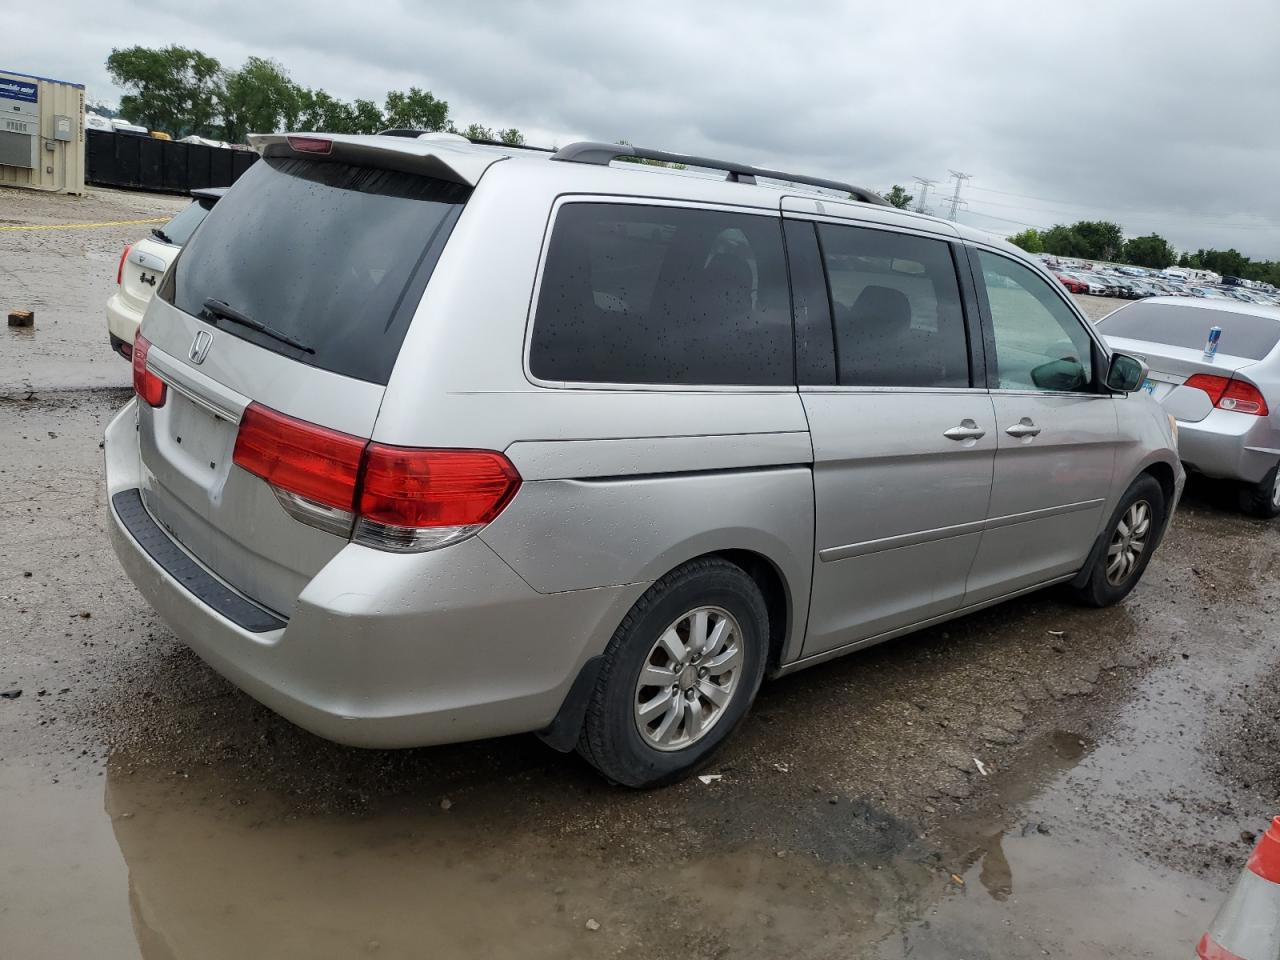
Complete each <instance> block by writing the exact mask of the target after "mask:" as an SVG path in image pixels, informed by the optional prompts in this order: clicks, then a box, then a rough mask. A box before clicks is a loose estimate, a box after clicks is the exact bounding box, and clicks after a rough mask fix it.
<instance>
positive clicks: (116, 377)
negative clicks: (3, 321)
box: [0, 188, 190, 395]
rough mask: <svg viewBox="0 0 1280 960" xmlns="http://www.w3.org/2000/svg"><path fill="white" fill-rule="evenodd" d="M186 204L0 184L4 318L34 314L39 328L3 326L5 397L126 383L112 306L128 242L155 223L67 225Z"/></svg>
mask: <svg viewBox="0 0 1280 960" xmlns="http://www.w3.org/2000/svg"><path fill="white" fill-rule="evenodd" d="M188 203H190V200H189V199H187V198H184V197H179V196H167V195H163V194H154V193H150V194H149V193H131V192H128V191H124V190H99V189H91V190H90V192H89V193H88V194H87V195H86V196H83V197H67V196H59V195H56V194H44V193H35V192H32V191H26V190H15V189H12V188H8V189H6V188H0V314H4V315H5V316H7V315H8V313H9V311H10V310H32V311H34V312H35V315H36V318H35V326H34V327H33V328H25V327H9V326H7V325H6V326H4V327H0V392H3V393H4V394H6V395H13V394H15V393H16V392H17V391H19V390H32V389H37V390H38V389H49V388H54V389H59V390H65V389H67V388H70V387H122V386H127V385H128V383H129V380H128V373H129V371H128V367H127V365H125V364H121V363H119V362H117V361H118V358H117V357H116V356H115V354H113V353H112V352H111V347H110V345H109V342H108V340H107V314H106V302H107V298H108V297H110V296H111V294H112V293H113V292H114V291H115V282H116V268H117V266H118V265H119V263H120V254H121V252H122V251H123V250H124V246H125V244H127V243H132V242H133V241H134V240H137V239H139V238H140V237H145V236H147V233H148V231H149V230H150V228H151V226H154V224H145V223H124V224H122V225H120V226H84V227H74V228H63V227H62V225H64V224H89V223H93V224H102V223H105V224H111V223H118V222H120V221H130V220H146V219H151V218H155V217H172V216H173V215H174V214H175V213H177V212H178V211H179V210H181V209H182V208H183V207H184V206H186V205H187V204H188ZM52 227H58V228H59V229H50V228H52ZM33 228H34V229H33Z"/></svg>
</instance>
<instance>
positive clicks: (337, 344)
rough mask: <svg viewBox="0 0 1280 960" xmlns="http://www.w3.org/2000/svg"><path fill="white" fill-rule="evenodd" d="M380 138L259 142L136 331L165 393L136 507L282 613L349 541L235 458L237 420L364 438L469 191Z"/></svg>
mask: <svg viewBox="0 0 1280 960" xmlns="http://www.w3.org/2000/svg"><path fill="white" fill-rule="evenodd" d="M379 139H380V138H359V140H358V141H350V142H343V138H336V137H335V138H333V139H332V141H330V140H323V141H322V140H318V139H316V138H311V139H310V140H303V141H300V142H301V144H302V146H303V147H307V146H308V145H309V144H314V143H324V144H327V145H329V149H328V150H327V151H325V152H324V153H323V155H319V156H316V155H310V154H304V153H301V152H300V151H298V152H295V150H294V149H292V148H291V147H289V146H288V145H287V144H286V143H285V140H284V137H282V136H281V137H273V138H268V139H267V148H266V149H265V150H264V159H263V160H262V161H261V162H258V163H255V164H254V165H253V166H252V167H251V168H250V169H249V170H248V171H247V172H246V173H245V174H244V175H243V176H242V177H241V179H240V180H239V181H238V182H237V183H236V185H235V186H234V187H233V188H232V189H231V190H230V191H229V192H228V193H227V195H226V196H225V197H224V198H223V199H222V200H221V201H219V203H218V204H217V206H216V207H215V208H214V209H213V211H212V212H210V214H209V215H208V217H207V218H206V219H205V221H204V223H203V224H202V225H201V228H200V230H199V231H198V232H196V233H195V234H194V235H193V236H192V237H191V239H190V241H189V242H188V243H187V245H186V246H185V247H184V249H183V251H182V253H181V255H180V256H179V257H178V259H177V260H176V261H175V262H174V264H173V266H172V268H171V269H170V272H169V275H168V276H167V277H166V278H165V280H164V282H163V283H162V285H161V288H160V293H159V294H158V295H157V297H156V298H155V299H154V300H153V302H152V304H151V306H150V307H149V309H148V312H147V314H146V317H145V319H144V321H143V325H142V331H141V334H142V337H143V339H144V341H145V342H146V344H147V347H146V351H145V360H144V361H143V362H144V364H145V367H146V369H147V370H148V371H150V373H151V374H153V375H155V376H158V377H159V378H160V379H161V380H163V381H165V383H166V385H167V389H166V391H165V394H164V399H163V402H162V403H160V404H159V405H156V406H153V405H150V404H148V403H147V402H145V401H140V410H141V413H140V417H139V420H140V436H139V447H140V451H141V458H142V464H143V467H144V484H143V485H144V490H143V500H144V503H145V504H146V506H147V508H148V509H149V510H150V512H151V514H152V515H153V516H154V517H155V518H156V520H157V521H158V522H159V523H160V524H161V525H162V526H164V527H165V528H166V529H167V530H168V531H169V532H170V534H172V535H173V537H174V538H175V539H176V540H177V541H178V542H179V543H181V544H182V545H183V546H184V547H185V548H186V549H187V551H188V552H189V553H191V554H192V555H193V556H194V557H195V558H196V559H197V560H199V561H200V562H202V563H203V564H204V565H205V566H206V567H208V568H209V569H210V570H212V571H213V572H214V573H215V574H217V575H218V576H220V577H221V578H223V579H224V580H225V581H227V582H228V583H230V584H231V585H233V586H234V587H236V588H238V589H239V590H240V591H242V592H243V593H245V594H247V595H248V596H250V597H251V598H253V599H255V600H257V601H258V602H259V603H261V604H262V605H263V606H265V607H267V608H269V609H271V610H273V611H275V612H277V613H280V614H282V615H284V616H286V617H287V616H289V615H290V614H291V613H292V610H293V607H294V604H295V602H296V599H297V596H298V594H299V593H300V592H301V590H302V588H303V587H304V586H305V585H306V583H307V581H308V580H310V579H311V577H312V576H314V575H315V573H316V572H318V571H319V570H320V568H321V567H323V566H324V564H325V563H327V562H328V561H329V560H330V559H331V558H332V557H333V556H334V554H336V553H337V552H338V551H339V550H340V549H341V548H342V547H343V545H344V544H345V543H346V542H347V540H348V531H347V530H344V528H343V526H342V523H341V522H340V519H339V520H338V521H337V522H330V521H327V520H326V519H325V517H324V516H319V517H317V516H315V515H314V514H315V511H314V510H312V514H313V515H311V516H310V518H309V520H308V522H305V523H304V522H301V521H300V520H299V519H296V515H297V514H298V509H297V508H298V504H297V503H291V502H290V501H289V500H288V498H287V497H285V496H284V495H283V494H278V493H277V491H276V488H274V487H272V486H271V485H269V484H268V483H266V482H265V481H264V480H263V479H261V477H260V476H258V475H255V474H254V473H251V472H249V471H248V470H246V469H244V468H243V467H241V466H237V465H236V463H235V462H234V460H235V451H236V441H237V436H238V434H239V433H240V432H241V427H242V423H243V422H247V421H246V419H245V418H246V416H248V417H249V418H250V419H252V418H253V417H254V416H255V413H254V411H258V412H259V413H261V414H265V415H266V416H267V417H268V418H270V417H271V416H272V415H273V414H283V415H284V416H285V417H291V418H295V419H296V420H298V421H303V422H304V423H305V424H307V425H311V426H312V427H318V428H323V429H326V430H329V431H337V432H338V433H340V434H343V435H346V436H347V439H348V440H352V439H355V440H367V439H368V438H369V437H370V436H371V434H372V432H373V426H374V421H375V419H376V417H377V413H378V408H379V405H380V404H381V402H382V396H383V393H384V390H385V387H386V383H387V379H388V377H389V375H390V373H391V369H392V367H393V365H394V363H395V360H396V357H397V355H398V353H399V350H400V344H401V342H402V341H403V339H404V335H405V332H406V330H407V329H408V326H409V323H410V322H411V320H412V318H413V315H414V312H415V310H416V308H417V305H418V302H419V300H420V299H421V295H422V292H423V290H424V289H425V287H426V284H427V281H428V280H429V278H430V275H431V272H432V269H433V268H434V265H435V262H436V260H437V259H438V257H439V254H440V251H441V249H442V247H443V245H444V243H445V242H446V240H447V238H448V236H449V233H450V231H451V229H452V227H453V224H454V223H455V222H456V220H457V218H458V216H459V215H460V213H461V211H462V207H463V204H464V203H465V202H466V199H467V197H468V196H469V194H470V190H471V184H469V183H467V182H466V178H465V177H464V176H463V175H460V174H457V173H456V172H454V171H452V170H451V169H450V168H449V167H448V166H447V165H446V164H443V163H441V162H439V161H438V160H434V161H432V162H430V163H426V164H423V163H422V160H423V151H422V150H414V151H412V152H406V151H405V150H404V149H403V148H402V146H401V145H402V144H403V143H404V142H403V141H401V142H400V143H398V144H390V145H387V146H386V147H385V148H383V149H379V148H378V147H377V143H376V142H377V141H378V140H379ZM370 141H374V144H373V146H370V143H369V142H370ZM352 143H354V146H352V145H351V144H352ZM413 146H416V144H414V145H413ZM348 147H350V148H349V149H348ZM311 149H314V147H311ZM384 155H385V156H384ZM380 159H386V160H388V162H389V163H390V165H393V166H396V167H399V169H387V168H386V167H380V166H378V165H377V164H378V162H379V160H380ZM494 159H497V158H496V157H495V158H494ZM415 165H416V166H418V167H419V168H420V169H425V170H427V171H429V172H430V174H432V175H425V174H424V173H419V172H414V168H415ZM441 173H445V174H452V176H453V178H452V179H444V178H443V177H441V176H440V174H441ZM477 176H478V174H477ZM246 411H248V413H246ZM258 419H259V420H261V417H259V418H258ZM275 422H276V423H277V424H279V423H285V425H286V426H287V425H288V422H287V421H280V420H279V418H276V420H275ZM259 440H260V441H261V440H262V437H261V436H259ZM277 442H279V443H283V442H286V441H285V440H281V439H280V436H279V435H278V434H277V435H271V434H270V433H268V434H267V435H266V440H265V445H266V447H267V449H266V451H265V453H263V451H262V450H261V449H260V450H259V462H261V458H262V456H264V455H265V456H266V457H268V458H269V457H271V456H274V455H275V450H274V449H273V447H274V445H276V444H277ZM326 466H332V465H331V464H328V465H326V464H320V465H318V467H317V469H318V470H323V469H324V468H325V467H326ZM303 506H305V504H303ZM289 510H293V511H294V512H293V513H290V512H288V511H289ZM304 512H305V511H304ZM321 513H323V511H321Z"/></svg>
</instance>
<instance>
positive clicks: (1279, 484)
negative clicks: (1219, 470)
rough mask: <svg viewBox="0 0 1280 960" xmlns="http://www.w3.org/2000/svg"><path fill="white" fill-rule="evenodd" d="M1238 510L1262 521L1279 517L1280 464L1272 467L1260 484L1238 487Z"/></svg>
mask: <svg viewBox="0 0 1280 960" xmlns="http://www.w3.org/2000/svg"><path fill="white" fill-rule="evenodd" d="M1239 499H1240V509H1241V510H1243V511H1244V512H1245V513H1248V514H1252V515H1253V516H1255V517H1261V518H1262V519H1263V520H1270V519H1272V518H1273V517H1280V464H1276V466H1274V467H1272V468H1271V470H1270V472H1268V473H1267V475H1266V476H1265V477H1263V478H1262V481H1261V482H1260V483H1247V484H1243V485H1242V486H1241V487H1240V495H1239Z"/></svg>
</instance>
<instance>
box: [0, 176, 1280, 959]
mask: <svg viewBox="0 0 1280 960" xmlns="http://www.w3.org/2000/svg"><path fill="white" fill-rule="evenodd" d="M15 197H18V199H15ZM181 203H182V201H181V200H176V201H175V200H174V199H173V198H163V197H162V198H156V197H150V196H146V195H142V194H137V195H134V194H117V193H111V192H107V191H103V192H101V193H98V192H95V194H94V196H93V197H92V198H90V199H89V200H85V201H74V200H67V199H65V198H61V199H60V198H53V197H34V198H30V197H28V196H27V195H17V194H14V193H13V192H0V223H12V222H13V221H15V220H17V221H22V222H31V223H36V222H48V223H72V222H82V221H92V220H99V219H107V213H106V211H107V210H115V211H117V214H118V215H117V216H115V217H113V219H132V218H142V217H144V216H148V215H163V212H161V213H157V211H169V210H171V209H172V208H173V206H175V205H176V206H180V205H181ZM82 204H97V205H98V206H96V207H93V208H89V207H85V206H82ZM90 209H92V210H94V211H97V212H92V213H86V212H84V211H86V210H90ZM126 213H127V214H128V216H126V215H125V214H126ZM134 215H137V216H136V217H135V216H134ZM24 218H29V219H27V220H24ZM145 229H146V227H145V226H142V227H137V226H135V227H125V228H114V227H113V228H84V229H83V230H81V231H77V232H71V231H66V232H63V231H41V232H38V233H37V232H31V233H21V232H8V233H4V232H0V303H2V304H3V305H5V306H7V307H10V308H12V307H14V306H34V307H35V309H36V310H37V327H36V331H35V333H34V335H32V336H31V337H30V338H29V339H27V340H21V339H17V338H15V337H13V335H10V340H9V341H8V343H6V349H5V350H4V351H3V365H0V387H2V389H0V396H3V397H4V399H0V438H3V448H4V450H5V451H6V455H5V457H4V459H3V460H2V461H0V480H3V489H4V494H3V496H0V525H2V526H3V529H4V530H5V531H6V544H7V549H6V550H5V551H4V553H3V554H2V555H0V651H3V655H2V656H0V693H6V692H7V693H11V694H12V693H13V692H14V691H19V690H20V691H21V694H20V695H16V696H13V697H12V698H0V817H3V822H4V823H6V824H9V825H11V829H10V830H9V831H6V843H5V847H6V850H5V857H4V862H3V869H0V943H4V944H5V945H6V947H7V948H8V951H12V953H13V955H14V956H21V957H67V956H79V955H86V954H89V953H92V954H93V955H94V956H96V957H104V958H114V957H137V956H142V957H146V958H148V960H155V958H172V957H184V958H185V957H231V956H245V957H250V956H307V957H311V958H318V957H350V956H369V955H376V956H379V957H384V956H385V957H399V956H405V957H409V956H421V955H422V954H423V953H424V952H426V951H427V950H429V952H430V954H431V955H432V956H440V957H454V956H486V957H522V958H527V957H570V958H572V957H595V956H622V957H632V956H635V957H640V956H645V957H648V956H655V955H657V956H663V955H672V954H675V953H677V952H679V953H680V955H682V956H688V957H727V956H742V957H775V956H804V957H842V958H847V957H866V958H886V960H897V958H906V957H911V958H944V957H945V958H955V957H964V958H968V960H976V958H985V957H990V958H997V957H998V958H1001V960H1004V958H1023V957H1027V958H1030V957H1043V956H1054V957H1072V958H1095V957H1125V958H1131V957H1169V956H1185V955H1189V954H1190V952H1191V947H1192V946H1193V944H1194V942H1195V940H1196V939H1197V938H1198V937H1199V935H1200V933H1201V932H1202V931H1203V929H1204V926H1205V924H1206V923H1207V921H1208V920H1209V918H1210V917H1211V916H1212V914H1213V912H1214V911H1215V910H1216V908H1217V906H1218V903H1219V902H1220V900H1221V897H1222V895H1223V893H1224V891H1225V889H1226V887H1227V886H1228V885H1229V884H1230V883H1231V881H1232V880H1233V879H1234V877H1235V876H1236V874H1237V873H1238V871H1239V870H1240V868H1241V866H1242V864H1243V859H1244V857H1245V856H1246V854H1247V852H1248V849H1249V846H1248V842H1247V841H1246V840H1244V839H1242V835H1248V834H1249V833H1251V832H1256V831H1258V830H1259V829H1261V828H1262V827H1263V826H1264V825H1265V823H1266V820H1267V818H1268V817H1269V816H1270V815H1272V814H1274V813H1276V812H1277V811H1276V810H1275V809H1274V807H1275V803H1276V797H1277V795H1280V765H1278V764H1277V761H1276V759H1275V757H1274V756H1273V754H1274V750H1273V749H1272V748H1271V745H1272V744H1273V743H1274V741H1275V731H1276V722H1277V720H1278V719H1280V695H1278V694H1277V693H1276V691H1277V689H1280V684H1277V680H1280V647H1278V646H1277V642H1276V640H1277V631H1276V627H1275V625H1274V617H1273V611H1274V610H1275V609H1276V604H1277V600H1278V599H1280V579H1278V577H1277V575H1278V574H1280V560H1277V557H1278V556H1280V550H1278V547H1280V526H1276V525H1269V524H1266V523H1263V522H1259V521H1255V520H1251V519H1249V518H1246V517H1243V516H1241V515H1239V514H1237V513H1235V512H1234V511H1233V510H1232V509H1231V497H1230V495H1229V492H1227V491H1224V490H1223V489H1221V488H1218V487H1215V486H1213V485H1210V484H1204V483H1194V482H1193V483H1192V485H1191V486H1190V488H1189V491H1188V494H1187V496H1186V498H1185V500H1184V503H1183V506H1182V509H1181V511H1180V513H1179V516H1178V519H1177V521H1176V523H1175V527H1174V529H1173V531H1172V533H1171V534H1170V536H1169V538H1168V540H1167V541H1166V543H1165V544H1164V546H1163V547H1162V549H1161V551H1160V552H1159V553H1158V554H1157V556H1156V558H1155V559H1154V561H1153V563H1152V564H1151V567H1150V568H1149V570H1148V572H1147V575H1146V578H1145V579H1144V581H1143V583H1142V585H1141V586H1140V587H1139V588H1138V590H1136V591H1135V593H1134V594H1133V595H1132V596H1131V597H1130V598H1129V599H1128V600H1127V601H1126V602H1125V603H1124V604H1122V605H1121V606H1119V607H1117V608H1113V609H1110V610H1104V611H1095V610H1084V609H1081V608H1077V607H1073V606H1071V605H1069V604H1067V603H1065V602H1064V601H1063V599H1062V598H1061V597H1060V596H1059V595H1058V594H1056V593H1054V592H1046V593H1041V594H1036V595H1032V596H1029V597H1026V598H1023V599H1021V600H1018V601H1015V602H1013V603H1010V604H1007V605H1005V606H1003V607H1000V608H996V609H993V610H989V611H986V612H983V613H980V614H976V615H973V616H970V617H967V618H964V619H962V620H959V621H955V622H953V623H950V624H946V625H944V626H942V627H939V628H936V629H932V630H928V631H924V632H922V633H920V634H917V635H915V636H912V637H907V638H903V639H901V640H898V641H895V642H892V643H889V644H885V645H883V646H881V647H877V648H874V649H873V650H870V651H868V652H865V653H862V654H858V655H855V656H852V657H849V658H845V659H844V660H841V661H837V662H834V663H831V664H827V665H824V666H821V667H817V668H814V669H812V670H809V671H806V672H804V673H801V674H798V675H795V676H793V677H790V678H787V679H784V680H781V681H778V682H774V683H772V684H769V685H767V686H766V688H765V690H764V691H763V694H762V696H761V699H760V701H759V704H758V706H757V708H756V709H755V710H754V711H753V713H752V715H751V717H750V718H749V720H748V721H747V723H746V724H745V725H744V727H743V729H742V730H741V732H740V733H739V735H738V736H737V738H736V739H735V741H734V742H733V743H732V744H731V745H730V747H729V748H728V749H727V750H726V751H725V752H724V754H723V756H722V757H721V759H720V762H719V763H718V764H717V766H716V767H714V768H713V770H711V771H709V772H713V773H718V774H720V775H721V776H722V779H720V780H718V781H713V782H711V783H706V784H704V783H702V782H700V781H698V780H696V779H695V780H693V781H690V782H688V783H685V784H682V785H679V786H676V787H673V788H670V789H667V790H663V791H657V792H650V793H633V792H626V791H623V790H619V789H613V788H610V787H608V786H606V785H605V784H604V783H603V782H602V781H600V780H599V779H598V777H596V776H595V775H594V774H593V773H592V772H591V771H590V770H589V769H588V768H587V767H586V766H585V764H583V763H582V762H580V761H579V760H577V759H576V758H575V757H573V756H562V755H560V754H556V753H554V752H552V751H550V750H548V749H547V748H545V747H543V746H542V745H541V744H540V743H539V742H538V741H537V740H536V739H535V738H533V737H516V738H509V739H506V740H498V741H486V742H482V743H474V744H463V745H459V746H453V747H444V748H435V749H429V750H408V751H394V752H393V751H360V750H354V749H350V748H344V747H339V746H336V745H334V744H331V743H328V742H325V741H322V740H319V739H317V738H315V737H312V736H310V735H309V734H306V733H304V732H302V731H300V730H298V729H297V728H295V727H292V726H291V725H289V724H288V723H287V722H285V721H283V720H281V719H279V718H278V717H276V716H274V715H273V714H271V713H269V712H267V711H266V710H264V709H263V708H261V707H259V706H258V705H257V704H255V703H254V702H253V701H252V700H250V699H249V698H248V697H246V696H244V695H243V694H241V693H239V692H238V691H237V690H235V689H234V688H232V687H231V686H229V685H228V684H227V683H226V682H225V681H223V680H222V679H221V678H219V677H218V676H217V675H216V674H214V673H212V672H211V671H210V670H209V669H208V668H206V667H205V666H204V665H203V664H202V663H201V662H200V661H199V660H198V659H197V658H195V657H194V656H193V655H192V654H190V653H189V652H188V651H187V650H186V649H185V648H184V647H182V646H181V645H179V644H178V643H177V641H176V640H175V639H174V638H173V636H172V635H171V634H170V633H169V632H168V630H167V629H166V628H165V627H164V626H163V625H162V624H161V623H160V622H159V620H158V619H157V618H155V617H154V616H153V615H152V613H151V612H150V610H149V609H148V608H147V606H146V605H145V604H144V603H143V602H142V601H141V599H140V598H139V596H138V595H137V593H136V592H135V591H134V589H133V588H132V586H131V585H130V584H129V582H128V581H127V579H126V578H125V577H124V575H123V574H122V573H121V572H120V570H119V568H118V566H117V564H116V562H115V559H114V556H113V555H112V552H111V549H110V546H109V544H108V543H107V540H106V535H105V527H104V521H103V515H104V511H105V498H104V495H103V492H102V489H101V451H100V450H99V447H98V444H99V441H100V439H101V435H102V431H103V429H104V427H105V425H106V423H107V422H108V420H109V419H110V417H111V416H112V415H113V414H114V412H115V411H116V410H117V409H118V408H119V407H120V406H121V405H122V404H123V403H124V402H125V400H126V399H127V396H128V394H127V393H126V392H125V391H122V390H115V389H94V390H88V389H84V388H86V387H90V386H100V385H121V384H125V383H127V377H128V369H127V365H126V364H125V363H124V362H123V361H121V360H119V359H118V358H115V357H114V356H113V355H112V354H110V352H109V350H108V348H107V347H106V339H105V320H104V318H103V315H102V309H101V304H102V301H104V300H105V298H106V296H107V294H108V292H109V288H110V282H111V280H113V279H114V262H115V257H116V256H118V253H119V248H120V246H122V245H123V243H125V242H127V241H128V240H129V239H130V238H132V237H133V236H134V235H136V234H138V233H139V232H140V231H145ZM117 230H118V231H120V232H119V233H116V231H117ZM58 237H60V238H61V240H58V239H56V238H58ZM73 250H74V251H75V252H74V253H73V252H71V251H73ZM15 256H16V257H17V259H16V260H15V259H14V257H15ZM15 263H21V264H23V266H22V268H21V269H20V270H15V267H14V266H13V264H15ZM104 264H105V266H104ZM94 271H97V272H96V273H94ZM19 274H20V275H21V280H20V282H17V281H15V279H14V278H15V277H17V276H18V275H19ZM102 277H106V283H105V285H104V284H103V283H101V282H100V281H101V278H102ZM95 297H96V298H98V299H96V300H95V299H94V298H95ZM75 298H80V299H79V300H78V301H76V300H75ZM1080 299H1081V301H1082V303H1083V304H1084V306H1085V309H1086V310H1087V311H1088V312H1090V314H1091V315H1101V313H1105V312H1106V311H1107V310H1109V309H1111V308H1113V307H1114V306H1115V301H1110V300H1102V299H1099V298H1088V297H1082V298H1080ZM19 301H20V302H19ZM73 301H75V302H73ZM76 303H78V304H79V306H77V305H76ZM77 310H81V311H82V313H83V315H81V316H79V317H78V318H74V319H73V316H72V315H73V314H75V313H76V311H77ZM48 317H52V318H53V320H52V321H51V322H49V323H47V324H46V322H45V320H46V318H48ZM15 344H16V346H14V345H15ZM984 771H985V772H984ZM15 825H16V826H17V828H16V829H14V828H13V827H14V826H15ZM424 945H429V947H424ZM6 952H7V951H6Z"/></svg>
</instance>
